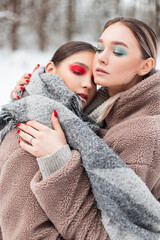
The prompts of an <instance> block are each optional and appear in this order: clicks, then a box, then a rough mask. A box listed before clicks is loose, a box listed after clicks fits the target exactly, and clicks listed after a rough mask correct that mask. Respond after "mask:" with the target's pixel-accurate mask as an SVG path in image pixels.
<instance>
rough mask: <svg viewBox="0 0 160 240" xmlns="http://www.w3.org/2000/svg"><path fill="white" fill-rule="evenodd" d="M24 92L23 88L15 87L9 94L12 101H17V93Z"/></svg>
mask: <svg viewBox="0 0 160 240" xmlns="http://www.w3.org/2000/svg"><path fill="white" fill-rule="evenodd" d="M23 90H24V86H16V87H15V88H14V90H13V91H12V93H11V96H12V98H13V99H19V98H20V96H19V92H20V91H23Z"/></svg>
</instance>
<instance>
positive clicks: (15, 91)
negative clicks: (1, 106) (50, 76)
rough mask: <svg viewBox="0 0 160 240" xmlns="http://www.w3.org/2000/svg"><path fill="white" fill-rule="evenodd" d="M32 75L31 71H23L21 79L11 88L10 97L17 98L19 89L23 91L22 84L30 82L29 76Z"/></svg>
mask: <svg viewBox="0 0 160 240" xmlns="http://www.w3.org/2000/svg"><path fill="white" fill-rule="evenodd" d="M39 66H40V65H39V64H37V66H36V67H35V68H34V70H33V72H34V71H35V70H36V69H37V68H39ZM31 76H32V74H31V73H25V74H24V75H23V76H22V77H21V79H20V80H19V81H18V82H17V84H16V86H15V88H14V89H13V91H12V93H11V97H12V99H14V100H15V99H19V98H20V96H19V95H18V92H19V91H23V90H24V85H26V84H28V83H29V82H30V77H31Z"/></svg>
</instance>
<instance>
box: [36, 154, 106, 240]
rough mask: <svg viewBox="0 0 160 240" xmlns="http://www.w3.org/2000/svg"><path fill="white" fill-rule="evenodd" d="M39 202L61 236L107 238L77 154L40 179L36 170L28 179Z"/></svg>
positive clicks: (80, 238)
mask: <svg viewBox="0 0 160 240" xmlns="http://www.w3.org/2000/svg"><path fill="white" fill-rule="evenodd" d="M31 189H32V191H33V193H34V195H35V197H36V198H37V200H38V202H39V204H40V205H41V207H42V208H43V210H44V212H45V213H46V214H47V216H48V217H49V219H50V220H51V221H52V222H53V223H54V225H55V227H56V228H57V229H58V231H59V233H60V234H61V235H62V237H63V238H64V239H76V240H90V239H94V240H103V239H104V240H106V239H107V240H108V239H109V237H108V234H107V233H106V231H105V229H104V227H103V224H102V222H101V214H100V211H99V210H98V209H97V207H96V204H95V200H94V197H93V194H92V191H91V187H90V182H89V179H88V177H87V174H86V173H85V170H84V168H83V166H82V164H81V159H80V154H79V153H78V152H77V151H73V152H72V158H71V160H70V161H69V162H68V163H67V164H66V165H65V166H64V167H62V168H61V169H60V170H58V171H57V172H55V173H53V174H52V175H50V176H49V177H48V178H46V179H44V180H42V175H41V173H40V171H38V172H37V174H36V175H35V177H34V178H33V180H32V181H31Z"/></svg>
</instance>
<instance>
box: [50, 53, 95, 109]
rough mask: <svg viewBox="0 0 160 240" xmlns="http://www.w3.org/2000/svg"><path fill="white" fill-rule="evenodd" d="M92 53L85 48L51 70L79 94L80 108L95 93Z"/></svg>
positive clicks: (88, 101)
mask: <svg viewBox="0 0 160 240" xmlns="http://www.w3.org/2000/svg"><path fill="white" fill-rule="evenodd" d="M94 55H95V53H93V52H90V51H87V50H86V51H81V52H78V53H75V54H73V55H71V56H69V57H68V58H66V59H64V60H63V61H62V62H61V63H59V64H58V65H57V66H56V67H55V68H54V71H53V73H54V74H56V75H58V76H60V77H61V78H62V79H63V81H64V83H65V84H66V86H67V87H68V88H69V89H70V90H71V91H73V92H75V93H77V94H78V95H79V97H80V99H81V101H82V108H84V107H85V106H86V104H88V103H90V101H91V100H92V99H93V97H94V95H95V93H96V85H95V83H94V80H93V72H92V65H93V58H94Z"/></svg>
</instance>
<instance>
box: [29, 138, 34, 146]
mask: <svg viewBox="0 0 160 240" xmlns="http://www.w3.org/2000/svg"><path fill="white" fill-rule="evenodd" d="M33 138H34V137H31V140H30V141H29V143H30V144H31V145H32V140H33Z"/></svg>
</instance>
